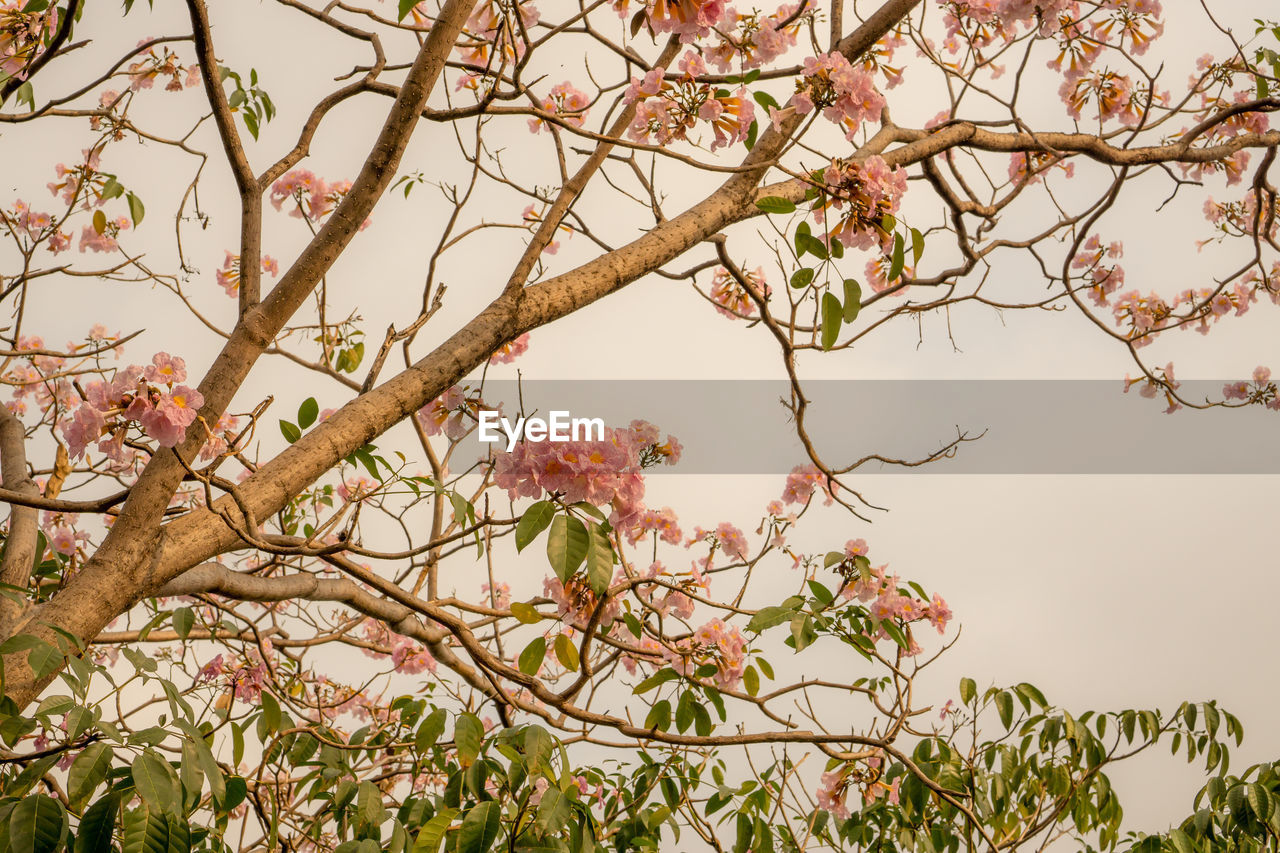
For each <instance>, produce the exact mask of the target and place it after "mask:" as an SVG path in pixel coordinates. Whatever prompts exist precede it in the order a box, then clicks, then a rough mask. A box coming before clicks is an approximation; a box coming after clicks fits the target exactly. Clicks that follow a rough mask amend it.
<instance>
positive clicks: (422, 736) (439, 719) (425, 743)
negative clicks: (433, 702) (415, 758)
mask: <svg viewBox="0 0 1280 853" xmlns="http://www.w3.org/2000/svg"><path fill="white" fill-rule="evenodd" d="M447 717H448V715H447V714H446V713H445V710H444V708H436V709H435V710H434V711H432V712H431V713H430V714H427V718H426V719H425V720H423V721H422V725H420V726H418V734H417V735H416V736H415V737H414V739H413V746H414V748H415V749H416V750H418V752H426V751H427V750H428V749H430V748H431V747H433V746H435V743H436V741H438V740H440V735H442V734H444V725H445V720H446V718H447Z"/></svg>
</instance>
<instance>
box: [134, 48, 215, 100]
mask: <svg viewBox="0 0 1280 853" xmlns="http://www.w3.org/2000/svg"><path fill="white" fill-rule="evenodd" d="M150 41H152V39H149V38H145V39H143V40H142V41H140V42H138V47H142V46H143V45H145V44H147V43H148V42H150ZM161 50H162V51H163V53H161V54H157V53H156V49H155V48H154V47H152V48H149V49H148V50H147V52H146V53H144V54H142V58H141V59H139V60H138V61H137V62H133V63H130V65H129V69H128V76H129V88H130V89H132V90H133V91H135V92H137V91H138V90H140V89H150V88H151V87H152V86H154V85H155V83H156V80H158V79H160V78H168V80H169V82H168V83H166V84H165V87H164V90H165V91H166V92H181V91H182V89H183V87H184V86H185V87H187V88H190V87H192V86H197V85H199V84H200V66H199V65H197V64H195V63H194V62H193V63H191V65H190V66H188V67H186V68H184V67H183V66H182V65H181V64H180V63H179V62H178V56H177V54H175V53H174V52H173V51H171V50H169V48H168V47H167V46H163V45H162V46H161Z"/></svg>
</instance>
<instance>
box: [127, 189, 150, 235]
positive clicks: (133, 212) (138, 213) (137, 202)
mask: <svg viewBox="0 0 1280 853" xmlns="http://www.w3.org/2000/svg"><path fill="white" fill-rule="evenodd" d="M125 200H126V201H128V202H129V218H130V219H132V220H133V227H134V228H137V227H138V226H139V225H141V224H142V217H144V216H146V215H147V209H146V208H145V207H144V206H143V204H142V199H140V198H138V197H137V196H136V195H134V194H133V193H129V194H128V195H126V196H125Z"/></svg>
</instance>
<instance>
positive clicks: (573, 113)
mask: <svg viewBox="0 0 1280 853" xmlns="http://www.w3.org/2000/svg"><path fill="white" fill-rule="evenodd" d="M590 104H591V99H590V98H588V97H587V94H586V92H583V91H581V90H579V89H577V88H576V87H575V86H574V85H573V84H572V83H570V82H569V81H568V80H566V81H565V82H563V83H558V84H556V85H555V86H553V87H552V88H551V93H550V94H549V95H547V97H545V98H543V99H542V103H541V104H540V106H541V107H542V111H543V112H546V113H551V114H552V115H556V116H559V117H560V118H561V120H562V121H564V123H565V124H569V125H572V126H573V127H582V125H583V124H585V123H586V120H587V107H588V106H589V105H590ZM544 124H546V122H545V121H544V120H543V119H540V118H531V119H529V131H530V132H531V133H538V132H539V131H541V130H542V126H543V125H544Z"/></svg>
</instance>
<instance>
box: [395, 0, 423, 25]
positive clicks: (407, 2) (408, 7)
mask: <svg viewBox="0 0 1280 853" xmlns="http://www.w3.org/2000/svg"><path fill="white" fill-rule="evenodd" d="M419 2H421V0H400V8H399V17H397V18H396V20H397V21H403V20H404V19H405V17H406V16H407V15H408V14H409V12H410V11H412V10H413V7H414V6H417V5H418V3H419Z"/></svg>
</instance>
